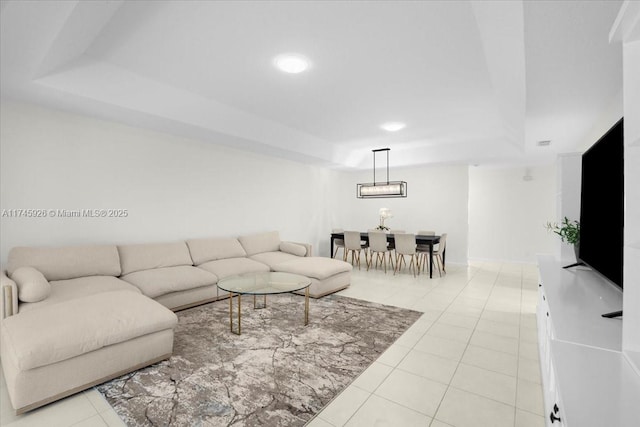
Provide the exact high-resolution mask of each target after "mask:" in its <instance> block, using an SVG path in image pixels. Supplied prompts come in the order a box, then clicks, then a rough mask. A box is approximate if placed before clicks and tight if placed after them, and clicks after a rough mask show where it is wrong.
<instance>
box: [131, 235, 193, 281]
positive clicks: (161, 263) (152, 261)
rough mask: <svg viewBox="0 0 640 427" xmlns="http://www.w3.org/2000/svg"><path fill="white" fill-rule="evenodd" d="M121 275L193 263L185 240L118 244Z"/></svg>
mask: <svg viewBox="0 0 640 427" xmlns="http://www.w3.org/2000/svg"><path fill="white" fill-rule="evenodd" d="M118 252H120V262H121V264H122V275H123V276H124V275H125V274H129V273H133V272H134V271H142V270H151V269H152V268H161V267H177V266H179V265H193V261H191V255H190V254H189V248H187V244H186V243H185V242H175V243H151V244H144V245H123V246H118Z"/></svg>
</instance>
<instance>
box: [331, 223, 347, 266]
mask: <svg viewBox="0 0 640 427" xmlns="http://www.w3.org/2000/svg"><path fill="white" fill-rule="evenodd" d="M331 232H332V233H342V232H344V230H343V229H342V228H334V229H332V230H331ZM333 247H334V248H335V250H334V251H333V255H332V256H331V258H335V257H336V255H338V249H342V259H343V260H346V258H347V252H346V250H345V248H344V239H335V240H334V241H333Z"/></svg>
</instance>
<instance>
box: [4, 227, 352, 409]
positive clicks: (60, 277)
mask: <svg viewBox="0 0 640 427" xmlns="http://www.w3.org/2000/svg"><path fill="white" fill-rule="evenodd" d="M351 268H352V267H351V265H350V264H348V263H345V262H342V261H338V260H334V259H330V258H322V257H312V256H311V246H310V245H306V244H300V243H292V242H282V241H280V237H279V234H278V232H269V233H261V234H254V235H250V236H242V237H240V238H238V239H235V238H212V239H194V240H188V241H186V242H173V243H161V244H141V245H122V246H114V245H103V246H91V247H65V248H26V247H17V248H13V249H12V250H11V252H10V253H9V260H8V265H7V271H6V274H5V272H4V271H3V272H2V275H1V277H0V286H1V287H2V303H1V304H0V319H2V322H1V325H0V326H1V327H0V351H1V356H2V367H3V370H4V374H5V380H6V383H7V388H8V390H9V396H10V398H11V403H12V405H13V407H14V408H15V409H16V412H17V413H22V412H26V411H29V410H31V409H34V408H37V407H39V406H42V405H45V404H47V403H49V402H52V401H55V400H57V399H60V398H62V397H65V396H68V395H70V394H73V393H76V392H78V391H80V390H83V389H86V388H89V387H91V386H93V385H96V384H100V383H102V382H104V381H107V380H109V379H112V378H115V377H117V376H120V375H122V374H124V373H127V372H131V371H134V370H136V369H140V368H141V367H144V366H147V365H149V364H153V363H156V362H158V361H160V360H163V359H166V358H168V357H169V356H170V355H171V353H172V351H173V329H174V327H175V325H176V324H177V317H176V315H175V314H174V313H173V311H172V310H174V311H176V310H180V309H184V308H188V307H192V306H195V305H199V304H203V303H207V302H212V301H216V300H218V299H221V298H225V297H227V293H226V292H223V291H221V290H220V289H219V288H218V287H217V283H218V281H219V280H220V279H223V278H225V277H229V276H233V275H239V274H250V273H256V272H263V271H285V272H291V273H296V274H302V275H306V276H307V277H309V278H310V279H311V280H312V284H311V287H310V295H311V296H312V297H315V298H318V297H321V296H324V295H327V294H329V293H332V292H336V291H338V290H341V289H344V288H346V287H347V286H349V283H350V278H351ZM221 326H225V325H221Z"/></svg>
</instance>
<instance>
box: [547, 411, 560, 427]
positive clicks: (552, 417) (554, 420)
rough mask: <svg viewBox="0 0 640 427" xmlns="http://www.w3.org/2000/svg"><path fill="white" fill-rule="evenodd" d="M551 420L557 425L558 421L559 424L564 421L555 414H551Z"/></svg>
mask: <svg viewBox="0 0 640 427" xmlns="http://www.w3.org/2000/svg"><path fill="white" fill-rule="evenodd" d="M549 419H550V420H551V424H553V423H555V422H556V421H558V422H561V421H562V419H561V418H560V417H556V415H555V414H554V413H553V412H551V413H550V414H549Z"/></svg>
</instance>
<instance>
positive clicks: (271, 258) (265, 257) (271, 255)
mask: <svg viewBox="0 0 640 427" xmlns="http://www.w3.org/2000/svg"><path fill="white" fill-rule="evenodd" d="M249 258H251V259H252V260H255V261H258V262H261V263H263V264H267V265H268V266H269V267H271V268H272V269H273V266H274V265H277V264H282V263H283V262H287V261H293V260H296V259H300V258H301V257H299V256H296V255H291V254H288V253H286V252H280V251H277V252H262V253H261V254H256V255H252V256H250V257H249Z"/></svg>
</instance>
